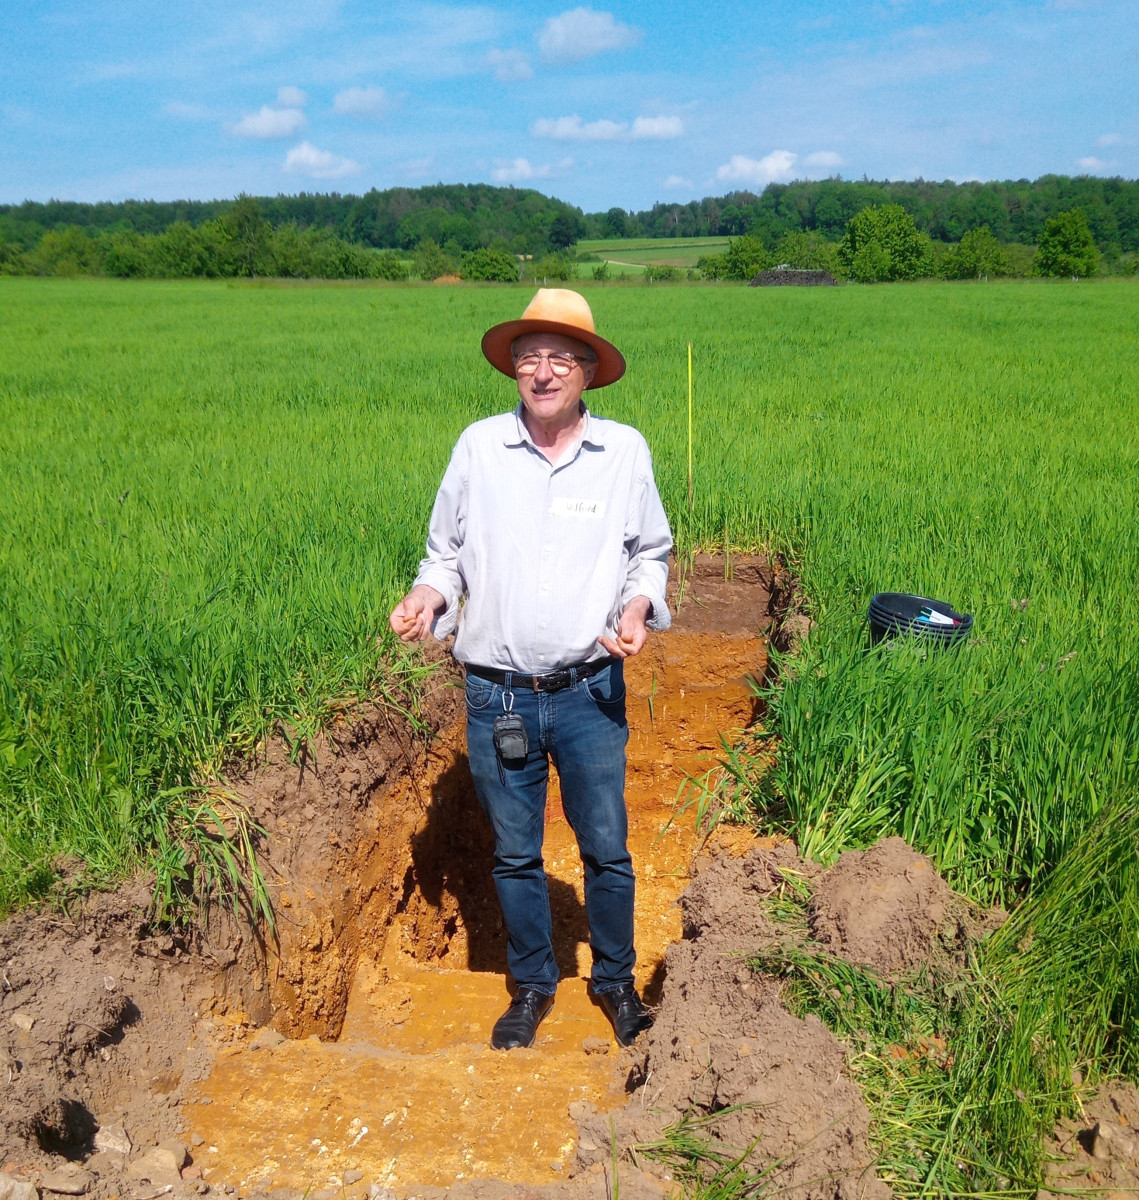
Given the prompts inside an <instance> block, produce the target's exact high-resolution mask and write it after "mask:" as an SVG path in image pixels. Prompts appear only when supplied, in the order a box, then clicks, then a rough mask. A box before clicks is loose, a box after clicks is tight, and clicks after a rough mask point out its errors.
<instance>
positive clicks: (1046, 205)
mask: <svg viewBox="0 0 1139 1200" xmlns="http://www.w3.org/2000/svg"><path fill="white" fill-rule="evenodd" d="M888 204H896V205H899V206H900V207H901V208H903V209H904V210H905V211H906V212H907V213H909V214H910V216H912V217H913V219H914V224H915V225H916V227H917V229H918V230H919V231H920V232H922V233H925V234H927V235H928V236H929V237H930V238H931V239H932V240H933V241H935V242H944V243H951V242H960V241H961V239H962V238H963V237H964V236H965V234H967V233H968V232H970V230H974V229H980V228H981V227H982V226H987V227H988V229H989V231H990V232H991V233H992V234H993V236H994V237H995V238H996V239H997V241H999V242H1002V243H1006V244H1018V245H1023V246H1034V245H1036V244H1037V243H1038V242H1039V241H1040V237H1041V235H1042V234H1043V232H1044V226H1045V224H1046V222H1048V221H1049V220H1051V219H1052V218H1054V217H1057V216H1059V214H1060V213H1062V212H1068V211H1070V210H1072V209H1074V208H1080V209H1082V210H1083V212H1084V216H1085V218H1086V220H1087V223H1088V228H1089V229H1090V230H1091V233H1092V236H1093V238H1094V239H1095V242H1096V245H1097V246H1098V247H1099V249H1100V251H1101V252H1102V253H1104V254H1105V255H1107V256H1108V257H1109V258H1112V257H1118V255H1120V254H1123V253H1126V252H1129V251H1130V252H1135V251H1139V180H1134V179H1102V178H1100V177H1098V176H1091V175H1080V176H1075V177H1073V176H1067V175H1044V176H1041V178H1039V179H1037V180H1034V181H1031V182H1030V181H1029V180H1027V179H1020V180H1016V181H1003V182H989V183H980V182H968V183H954V182H952V181H945V182H942V183H936V182H932V181H927V180H923V179H918V180H914V181H910V182H905V181H900V182H885V183H878V182H873V181H870V180H862V181H852V180H843V179H822V180H817V181H801V182H798V183H787V184H783V183H772V184H769V185H768V186H767V187H766V188H764V190H763V192H762V193H761V194H759V195H757V194H755V193H754V192H731V193H729V194H728V195H725V196H718V197H716V196H709V197H706V198H705V199H703V200H694V201H692V202H690V203H688V204H655V205H653V207H652V208H651V209H648V210H645V211H643V212H637V213H632V212H625V211H624V210H622V209H619V208H611V209H610V210H609V211H608V212H607V213H604V214H598V213H594V214H590V215H588V216H587V217H586V222H587V224H589V225H590V226H591V228H592V227H593V226H594V225H595V224H596V225H599V226H600V228H601V232H599V233H596V234H595V233H592V232H591V234H590V236H598V237H651V238H658V237H711V236H716V235H720V236H723V235H727V236H729V237H735V236H740V235H743V234H748V235H750V236H752V237H755V238H758V239H759V240H760V241H762V242H763V243H764V245H765V246H767V247H768V248H769V249H770V248H774V246H775V245H776V244H777V243H778V242H779V241H780V239H781V238H782V237H784V236H785V235H786V234H788V233H792V232H803V233H816V234H818V235H819V236H820V237H822V238H824V239H825V240H827V241H831V242H838V240H839V239H840V238H842V237H843V235H844V234H845V232H846V228H847V226H848V225H849V223H850V221H851V219H852V218H853V217H854V216H855V215H856V214H857V213H859V212H862V211H863V210H864V209H867V208H870V207H874V206H876V207H883V206H885V205H888Z"/></svg>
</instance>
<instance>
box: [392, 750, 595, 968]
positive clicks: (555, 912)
mask: <svg viewBox="0 0 1139 1200" xmlns="http://www.w3.org/2000/svg"><path fill="white" fill-rule="evenodd" d="M411 858H412V868H411V872H409V876H410V877H409V878H408V879H406V880H405V882H404V896H403V900H402V902H401V908H403V909H407V908H408V907H409V906H410V905H411V904H412V903H413V902H414V894H415V892H417V891H418V892H419V893H420V895H421V896H422V899H423V901H425V902H426V903H427V905H428V906H430V907H431V908H432V909H435V910H437V912H438V915H439V917H440V918H441V920H442V924H443V940H445V941H450V938H451V937H453V936H454V934H455V932H456V930H457V928H458V925H459V923H460V922H461V924H462V926H463V928H464V929H465V930H466V935H467V946H468V958H467V966H468V969H469V970H471V971H492V972H495V973H497V974H500V975H503V974H506V971H507V967H506V929H505V926H504V925H503V921H502V910H501V909H500V908H499V904H498V895H497V893H496V892H495V888H494V879H493V877H492V875H491V871H492V869H493V867H494V835H493V832H492V830H491V827H490V822H489V821H488V820H487V817H486V814H485V813H484V812H483V811H482V809H481V808H480V807H479V802H478V797H477V796H476V795H475V787H474V783H473V781H472V779H471V772H470V766H469V764H468V762H467V756H466V755H465V754H462V755H460V756H459V757H458V758H457V759H456V760H455V762H454V764H453V765H452V766H451V767H449V768H448V770H447V771H446V772H445V773H444V774H443V775H442V776H440V778H439V779H438V781H437V782H436V784H435V786H434V788H433V789H432V794H431V799H430V803H429V804H428V808H427V823H426V825H425V826H424V828H423V829H422V830H420V831H419V832H418V833H416V834H415V835H414V836H413V837H412V840H411ZM548 878H549V887H550V914H551V920H552V925H553V941H554V957H555V959H556V960H557V964H558V972H559V974H560V975H561V977H562V978H563V979H566V978H570V977H572V976H575V975H576V974H577V973H578V971H577V947H578V945H579V944H581V943H585V944H586V945H588V943H589V923H588V920H587V919H586V915H585V906H584V905H583V904H582V903H581V901H580V900H578V898H577V893H576V892H575V891H574V889H573V887H572V886H571V885H570V884H568V883H565V882H563V881H562V880H560V879H554V878H552V877H548ZM442 949H444V947H442V946H441V947H439V951H442Z"/></svg>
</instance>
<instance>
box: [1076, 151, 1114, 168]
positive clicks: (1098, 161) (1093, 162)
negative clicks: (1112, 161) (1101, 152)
mask: <svg viewBox="0 0 1139 1200" xmlns="http://www.w3.org/2000/svg"><path fill="white" fill-rule="evenodd" d="M1076 166H1078V167H1079V168H1080V169H1081V170H1083V171H1102V170H1103V169H1104V167H1106V166H1107V163H1105V162H1104V161H1103V159H1102V158H1096V157H1095V155H1089V156H1088V157H1087V158H1077V159H1076Z"/></svg>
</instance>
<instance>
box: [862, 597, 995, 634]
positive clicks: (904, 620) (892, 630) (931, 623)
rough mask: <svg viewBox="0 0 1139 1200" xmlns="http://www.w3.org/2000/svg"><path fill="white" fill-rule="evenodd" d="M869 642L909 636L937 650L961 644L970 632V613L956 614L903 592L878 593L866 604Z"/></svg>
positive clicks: (947, 606) (942, 605) (946, 606)
mask: <svg viewBox="0 0 1139 1200" xmlns="http://www.w3.org/2000/svg"><path fill="white" fill-rule="evenodd" d="M869 616H870V640H871V642H872V643H873V644H874V645H877V644H878V643H879V642H880V641H882V639H883V638H891V637H895V636H896V635H897V634H899V633H910V634H913V635H914V636H915V637H921V638H925V639H926V640H927V641H931V642H934V643H936V644H938V645H941V646H952V645H955V644H957V643H958V642H962V641H964V640H965V639H966V638H967V637H968V636H969V633H970V631H971V630H972V628H973V616H972V614H971V613H959V612H958V611H957V610H956V609H955V608H954V607H953V605H951V604H946V603H945V601H944V600H930V599H929V598H928V597H926V596H911V595H909V594H907V593H906V592H879V593H878V594H877V595H876V596H875V597H874V598H873V599H872V600H871V601H870V613H869Z"/></svg>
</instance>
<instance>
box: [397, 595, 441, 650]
mask: <svg viewBox="0 0 1139 1200" xmlns="http://www.w3.org/2000/svg"><path fill="white" fill-rule="evenodd" d="M446 607H447V602H446V600H444V599H443V596H442V594H441V593H440V592H437V591H436V590H435V589H434V588H433V587H428V586H427V584H425V583H420V584H417V585H416V586H415V587H413V588H412V589H411V591H410V592H408V593H407V595H406V596H404V598H403V599H402V600H401V601H400V602H399V603H398V604H397V605H396V606H395V608H393V609H392V615H391V616H390V617H388V624H389V625H390V626H391V627H392V629H393V630H394V632H395V633H397V634H398V635H399V640H400V641H401V642H421V641H423V639H424V638H425V637H426V636H427V635H428V634H429V633H430V632H431V626H432V624H433V623H434V621H435V616H436V614H437V613H441V612H442V611H443V609H445V608H446Z"/></svg>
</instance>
